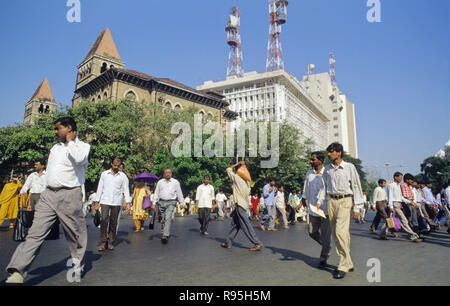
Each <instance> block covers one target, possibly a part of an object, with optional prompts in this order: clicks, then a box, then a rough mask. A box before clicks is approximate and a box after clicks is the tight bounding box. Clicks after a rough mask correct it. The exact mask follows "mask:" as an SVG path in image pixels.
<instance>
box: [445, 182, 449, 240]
mask: <svg viewBox="0 0 450 306" xmlns="http://www.w3.org/2000/svg"><path fill="white" fill-rule="evenodd" d="M446 185H447V188H445V190H444V205H445V210H446V212H447V222H448V223H450V180H448V181H447V184H446ZM448 223H447V224H448ZM447 233H449V234H450V226H449V227H448V228H447Z"/></svg>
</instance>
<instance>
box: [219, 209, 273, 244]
mask: <svg viewBox="0 0 450 306" xmlns="http://www.w3.org/2000/svg"><path fill="white" fill-rule="evenodd" d="M273 207H275V206H273ZM231 218H232V219H231V230H230V232H229V233H228V237H227V244H229V245H231V244H232V243H233V240H234V239H235V238H236V236H237V234H238V233H239V230H242V231H243V232H244V234H245V236H247V238H248V240H250V242H251V243H253V244H255V245H257V244H262V243H261V241H259V239H258V237H256V234H255V230H254V229H253V226H252V224H251V222H250V219H249V218H248V216H247V212H246V211H245V209H243V208H242V207H240V206H239V205H237V204H235V209H234V210H233V212H232V213H231Z"/></svg>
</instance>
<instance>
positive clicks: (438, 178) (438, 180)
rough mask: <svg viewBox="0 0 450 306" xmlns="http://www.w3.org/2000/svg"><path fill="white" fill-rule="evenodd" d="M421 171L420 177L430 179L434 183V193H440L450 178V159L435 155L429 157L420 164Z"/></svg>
mask: <svg viewBox="0 0 450 306" xmlns="http://www.w3.org/2000/svg"><path fill="white" fill-rule="evenodd" d="M420 171H421V173H420V174H419V175H420V177H419V179H420V178H422V179H428V180H429V181H430V182H431V183H432V184H433V193H438V192H440V191H441V190H442V188H444V187H445V186H446V184H447V182H448V181H449V180H450V160H448V159H445V158H440V157H435V156H433V157H428V158H426V159H425V160H424V161H423V163H422V164H421V165H420ZM416 178H418V177H417V176H416Z"/></svg>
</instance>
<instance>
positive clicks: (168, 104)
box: [164, 101, 172, 108]
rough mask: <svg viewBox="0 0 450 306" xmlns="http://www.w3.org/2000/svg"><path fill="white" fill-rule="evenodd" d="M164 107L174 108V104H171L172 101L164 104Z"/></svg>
mask: <svg viewBox="0 0 450 306" xmlns="http://www.w3.org/2000/svg"><path fill="white" fill-rule="evenodd" d="M164 107H167V108H172V103H170V101H167V102H166V103H165V104H164Z"/></svg>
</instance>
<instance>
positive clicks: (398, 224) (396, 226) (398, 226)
mask: <svg viewBox="0 0 450 306" xmlns="http://www.w3.org/2000/svg"><path fill="white" fill-rule="evenodd" d="M392 219H393V220H394V230H395V231H397V232H398V231H399V230H400V229H401V228H402V222H401V221H400V219H399V218H397V215H396V214H395V212H394V213H393V214H392Z"/></svg>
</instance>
